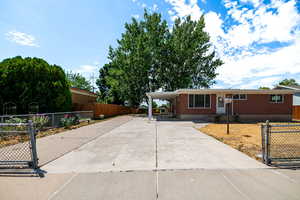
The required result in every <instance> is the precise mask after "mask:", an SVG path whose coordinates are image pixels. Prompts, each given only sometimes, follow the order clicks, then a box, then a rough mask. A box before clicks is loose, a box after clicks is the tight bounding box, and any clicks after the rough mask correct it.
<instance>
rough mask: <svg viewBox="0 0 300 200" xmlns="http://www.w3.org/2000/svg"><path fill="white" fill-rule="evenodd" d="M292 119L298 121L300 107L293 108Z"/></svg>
mask: <svg viewBox="0 0 300 200" xmlns="http://www.w3.org/2000/svg"><path fill="white" fill-rule="evenodd" d="M293 119H300V106H293Z"/></svg>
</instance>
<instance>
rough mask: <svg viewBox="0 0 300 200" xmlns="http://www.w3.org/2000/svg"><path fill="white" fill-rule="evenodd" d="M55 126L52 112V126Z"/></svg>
mask: <svg viewBox="0 0 300 200" xmlns="http://www.w3.org/2000/svg"><path fill="white" fill-rule="evenodd" d="M54 127H55V119H54V113H52V128H54Z"/></svg>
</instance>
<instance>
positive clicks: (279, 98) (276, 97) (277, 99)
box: [270, 94, 283, 103]
mask: <svg viewBox="0 0 300 200" xmlns="http://www.w3.org/2000/svg"><path fill="white" fill-rule="evenodd" d="M270 102H271V103H283V95H282V94H271V95H270Z"/></svg>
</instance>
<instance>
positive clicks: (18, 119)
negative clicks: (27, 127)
mask: <svg viewBox="0 0 300 200" xmlns="http://www.w3.org/2000/svg"><path fill="white" fill-rule="evenodd" d="M26 122H27V120H26V119H22V118H18V117H11V118H9V119H7V120H5V123H13V124H19V123H26Z"/></svg>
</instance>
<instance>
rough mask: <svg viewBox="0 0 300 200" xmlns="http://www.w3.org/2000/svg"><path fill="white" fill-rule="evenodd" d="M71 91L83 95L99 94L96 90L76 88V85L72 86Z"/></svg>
mask: <svg viewBox="0 0 300 200" xmlns="http://www.w3.org/2000/svg"><path fill="white" fill-rule="evenodd" d="M70 91H71V93H74V94H81V95H85V96H91V97H97V94H96V93H94V92H90V91H88V90H83V89H80V88H76V87H71V88H70Z"/></svg>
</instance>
